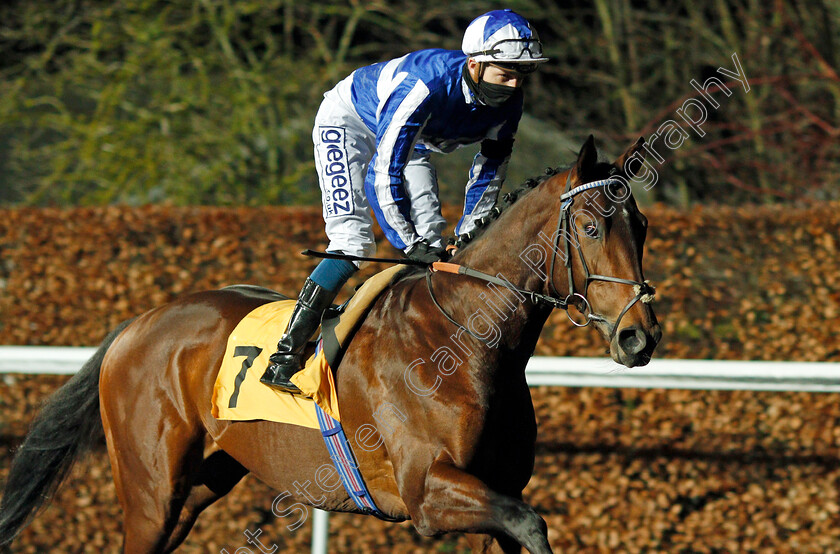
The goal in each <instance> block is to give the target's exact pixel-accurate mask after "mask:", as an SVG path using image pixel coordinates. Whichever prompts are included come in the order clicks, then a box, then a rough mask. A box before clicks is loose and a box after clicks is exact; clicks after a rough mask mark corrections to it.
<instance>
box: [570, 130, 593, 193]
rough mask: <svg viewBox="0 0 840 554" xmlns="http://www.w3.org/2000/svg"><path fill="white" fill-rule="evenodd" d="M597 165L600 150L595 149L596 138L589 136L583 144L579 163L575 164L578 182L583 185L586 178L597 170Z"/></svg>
mask: <svg viewBox="0 0 840 554" xmlns="http://www.w3.org/2000/svg"><path fill="white" fill-rule="evenodd" d="M597 163H598V149H597V148H595V137H593V136H592V135H589V138H588V139H586V142H584V143H583V146H582V147H581V149H580V152H579V153H578V159H577V163H576V164H575V174H576V175H577V178H578V181H579V182H581V183H583V182H584V181H585V179H586V177H585V176H586V175H589V174H590V173H591V172H592V170H593V169H595V165H597Z"/></svg>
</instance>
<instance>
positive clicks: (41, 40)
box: [0, 0, 840, 205]
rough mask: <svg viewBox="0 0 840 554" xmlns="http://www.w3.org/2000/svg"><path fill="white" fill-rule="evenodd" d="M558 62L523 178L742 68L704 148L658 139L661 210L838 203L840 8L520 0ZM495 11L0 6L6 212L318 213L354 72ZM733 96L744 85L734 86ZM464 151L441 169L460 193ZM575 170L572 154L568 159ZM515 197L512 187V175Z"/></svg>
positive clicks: (824, 4)
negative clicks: (121, 207) (240, 209)
mask: <svg viewBox="0 0 840 554" xmlns="http://www.w3.org/2000/svg"><path fill="white" fill-rule="evenodd" d="M509 5H510V7H512V8H514V9H515V10H517V11H518V12H520V13H522V14H523V15H525V16H526V17H528V18H529V19H530V20H531V21H532V22H533V23H534V25H535V26H536V27H537V28H538V29H539V31H540V34H541V37H542V39H543V42H544V43H545V45H546V50H547V54H548V55H549V56H550V57H551V59H552V61H551V62H550V63H549V64H547V65H546V66H545V67H544V68H543V70H541V71H540V72H539V73H537V74H536V75H534V76H533V77H532V78H531V82H530V83H529V84H528V85H529V86H528V88H527V91H526V92H527V103H526V110H527V112H528V114H529V115H530V116H531V118H530V119H528V120H525V121H523V124H522V129H521V133H520V136H519V139H518V142H517V147H516V150H515V154H514V156H515V157H514V160H513V163H512V164H511V173H510V178H509V180H511V181H512V180H514V179H516V180H519V177H520V176H525V175H531V174H534V173H538V172H540V171H541V170H542V168H543V167H545V166H547V165H557V164H558V163H560V162H563V161H569V160H570V159H571V158H572V157H573V156H574V151H576V150H577V148H578V147H579V145H580V144H581V143H582V141H583V139H584V138H585V137H586V136H587V135H588V134H590V133H594V134H595V135H596V138H598V139H599V144H600V145H601V146H602V148H603V149H604V150H605V153H606V154H607V155H608V157H612V156H614V155H615V154H617V153H619V152H621V151H623V150H624V149H625V148H626V147H627V146H628V145H629V144H630V143H631V142H632V141H634V140H635V139H636V138H637V137H638V136H640V135H644V136H646V137H648V138H649V137H651V136H652V135H653V133H654V132H656V130H657V129H658V128H659V127H660V125H662V124H663V123H664V122H665V121H667V120H669V119H673V120H677V121H681V120H679V119H678V118H677V116H676V115H675V111H676V109H677V108H679V107H680V106H681V105H682V103H683V102H684V101H685V100H686V99H688V98H691V97H699V95H698V94H697V93H696V92H695V91H694V89H693V88H692V87H691V85H690V81H691V80H692V79H695V80H697V81H700V82H703V81H704V80H705V79H706V78H708V77H710V76H713V75H718V74H717V73H716V70H717V68H718V67H724V68H728V69H732V68H733V62H732V60H731V56H732V53H733V52H737V54H738V57H739V59H740V60H741V63H742V64H743V68H744V71H745V73H746V74H747V77H748V79H749V83H750V86H751V90H750V92H749V93H747V92H745V91H744V90H743V89H742V88H736V89H734V90H733V94H732V95H731V96H730V97H725V96H724V95H723V94H722V93H717V94H715V98H717V100H718V101H719V102H720V104H721V107H720V108H719V109H716V110H714V109H710V110H709V114H708V120H707V121H706V123H705V124H704V125H703V129H704V131H706V135H705V136H704V137H699V136H697V135H696V134H692V137H691V138H690V139H689V140H687V141H686V142H685V144H683V145H682V146H681V147H679V148H675V149H671V150H669V149H668V148H665V147H664V146H662V139H661V138H660V139H659V148H658V151H659V152H660V153H661V154H662V155H663V157H664V158H665V162H664V163H663V164H661V165H659V166H658V167H657V170H658V171H659V174H660V184H658V185H657V187H656V188H655V189H654V190H653V191H652V193H651V194H652V196H653V199H657V200H663V201H666V202H670V203H674V204H688V203H692V202H696V201H702V202H707V201H709V200H713V201H719V202H733V203H741V202H745V201H749V202H755V201H759V202H770V201H776V200H779V199H782V200H787V199H789V198H794V197H796V198H801V197H804V198H811V199H816V200H823V199H832V198H837V197H838V194H840V193H838V190H840V187H838V186H837V185H838V180H840V178H838V177H837V175H838V174H840V159H838V157H837V155H836V147H835V146H834V145H836V142H837V136H838V135H840V77H838V73H840V71H839V70H838V66H840V56H838V51H840V50H838V48H837V46H836V42H837V38H836V37H837V36H838V30H840V9H838V8H837V5H836V2H831V1H829V0H822V1H820V0H814V1H812V2H809V3H808V5H807V7H806V6H805V4H797V5H795V6H791V5H788V4H787V3H785V2H776V3H769V4H768V3H762V2H758V1H757V0H715V1H714V2H709V3H693V2H673V1H672V0H667V1H666V0H657V1H653V2H649V3H647V4H646V5H645V7H644V8H641V7H639V6H638V5H637V4H634V3H631V2H630V0H596V1H595V2H594V3H593V2H578V1H574V2H571V3H565V4H562V5H561V4H558V3H557V2H555V1H554V0H515V1H512V2H509ZM494 7H496V6H495V5H490V4H488V3H487V2H483V1H478V0H466V1H462V2H457V3H443V4H434V5H427V4H424V3H417V2H402V1H398V2H388V3H385V2H382V1H381V0H345V1H342V2H332V1H326V0H313V1H311V2H308V3H306V4H304V3H300V2H294V1H293V0H266V1H259V2H257V1H248V0H244V1H233V0H194V1H192V2H186V1H184V0H172V1H163V0H126V1H123V2H105V1H93V0H88V1H82V2H78V1H75V0H73V1H71V0H56V1H53V2H49V3H48V2H45V1H44V0H32V1H30V2H15V3H12V4H10V5H3V6H2V7H0V167H1V168H2V171H0V204H5V205H17V204H29V205H49V204H61V205H65V204H102V203H133V204H139V203H148V202H166V203H172V204H228V205H234V204H253V205H256V204H263V203H270V204H293V203H317V202H318V199H319V193H318V187H317V182H316V177H315V174H314V171H313V163H312V146H311V139H310V133H311V124H312V120H313V118H314V115H315V112H316V110H317V108H318V104H319V102H320V99H321V95H322V93H323V92H324V91H325V90H327V89H329V88H330V87H332V86H333V85H334V84H335V83H336V82H337V81H338V80H340V79H341V78H343V77H344V76H345V75H346V74H347V73H349V72H350V71H351V70H352V69H353V68H354V67H357V66H359V65H363V64H367V63H372V62H376V61H380V60H384V59H389V58H391V57H395V56H398V55H402V54H404V53H405V52H407V51H410V50H414V49H419V48H428V47H443V48H450V49H457V48H459V47H460V40H461V35H462V33H463V29H464V28H465V26H466V24H467V23H468V22H469V21H470V20H471V19H472V18H473V17H475V16H476V15H478V14H480V13H482V12H484V11H487V10H488V9H492V8H494ZM735 85H736V86H739V85H738V84H737V83H735ZM470 152H471V151H468V152H466V153H463V154H461V155H453V156H449V157H447V158H446V161H445V162H444V161H443V160H441V164H442V166H441V171H440V173H441V190H442V194H443V196H444V198H446V199H447V200H455V201H457V200H459V199H460V198H462V195H463V183H464V181H465V176H466V172H467V169H468V165H469V158H470V157H471V155H472V154H471V153H470ZM558 156H562V159H557V158H558ZM514 184H515V183H514Z"/></svg>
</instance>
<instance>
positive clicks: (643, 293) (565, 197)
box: [548, 171, 656, 341]
mask: <svg viewBox="0 0 840 554" xmlns="http://www.w3.org/2000/svg"><path fill="white" fill-rule="evenodd" d="M613 183H619V181H618V180H616V179H613V178H611V177H608V178H606V179H602V180H600V181H593V182H591V183H587V184H585V185H581V186H579V187H577V188H574V189H573V188H572V172H571V171H569V173H568V174H567V176H566V188H565V191H564V192H563V194H562V195H561V196H560V202H561V204H560V214H559V215H558V217H557V230H556V232H555V233H554V245H553V248H552V252H553V253H552V256H551V266H550V268H549V277H548V285H549V292H550V293H551V295H552V296H553V297H556V298H559V297H560V292H559V291H558V290H557V286H556V284H555V283H554V267H555V265H556V262H557V251H558V249H559V248H560V236H561V235H562V236H564V237H565V241H564V242H565V244H564V254H565V265H566V269H567V271H568V275H569V294H568V295H567V296H566V298H565V300H564V301H563V303H564V304H565V306H566V315H567V316H568V317H569V321H571V322H572V324H573V325H575V326H577V327H586V326H587V325H589V324H590V323H591V322H593V321H600V322H602V323H604V324H605V325H608V326H609V322H608V321H607V318H605V317H604V316H603V315H601V314H596V313H595V312H593V311H592V306H591V305H590V304H589V300H587V298H586V293H587V291H588V290H589V283H591V282H592V281H605V282H608V283H619V284H622V285H630V286H632V287H633V292H634V293H636V296H635V297H633V298H632V299H631V300H630V301H629V302H628V303H627V305H625V306H624V309H623V310H621V313H619V314H618V317H617V318H616V320H615V323H613V324H612V326H611V327H612V328H611V329H610V341H612V339H613V338H614V337H615V334H616V332H617V331H618V324H619V322H620V321H621V318H623V317H624V314H626V313H627V312H628V311H629V310H630V308H632V307H633V306H634V305H635V304H636V302H639V301H641V302H642V303H644V304H649V303H650V302H651V301H652V300H653V297H654V295H655V294H656V289H654V288H653V286H651V284H650V283H649V282H648V281H644V282H640V281H632V280H630V279H621V278H619V277H610V276H608V275H599V274H597V273H590V271H589V266H588V265H587V264H586V258H585V257H584V255H583V249H582V248H581V246H580V241H575V242H574V246H575V248H576V249H577V253H578V256H580V264H581V265H582V266H583V276H584V281H583V291H582V292H577V291H576V290H575V279H574V275H573V274H572V256H571V250H572V238H571V236H572V235H571V228H572V222H571V218H572V215H571V214H572V210H571V207H572V204H574V201H575V197H576V196H577V195H578V194H581V193H583V192H586V191H588V190H592V189H595V188H599V187H605V186H608V185H611V184H613ZM570 304H572V305H575V307H577V308H578V310H579V311H580V312H581V313H582V314H583V315H584V317H586V322H585V323H578V322H577V321H575V320H574V319H573V318H572V316H571V315H569V311H568V306H569V305H570ZM581 304H582V306H581Z"/></svg>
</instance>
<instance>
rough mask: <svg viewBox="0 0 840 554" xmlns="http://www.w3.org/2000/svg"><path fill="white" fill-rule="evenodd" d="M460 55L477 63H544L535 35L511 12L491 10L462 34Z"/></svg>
mask: <svg viewBox="0 0 840 554" xmlns="http://www.w3.org/2000/svg"><path fill="white" fill-rule="evenodd" d="M461 50H463V52H464V54H466V55H467V56H469V57H471V58H473V59H474V60H475V61H477V62H496V63H505V64H508V63H517V64H519V63H527V64H537V63H543V62H547V61H548V58H545V57H543V52H542V43H541V42H540V37H539V35H537V31H536V30H534V29H533V28H531V24H530V23H528V21H527V20H526V19H525V18H524V17H522V16H521V15H519V14H518V13H516V12H514V11H513V10H494V11H492V12H487V13H486V14H484V15H481V16H479V17H477V18H475V19H474V20H473V21H472V23H470V24H469V26H468V27H467V30H466V32H465V33H464V40H463V42H462V43H461Z"/></svg>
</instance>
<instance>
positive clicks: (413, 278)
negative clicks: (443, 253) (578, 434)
mask: <svg viewBox="0 0 840 554" xmlns="http://www.w3.org/2000/svg"><path fill="white" fill-rule="evenodd" d="M642 144H643V140H642V139H640V140H639V141H638V142H637V143H636V144H635V145H633V146H632V147H630V148H629V149H628V150H627V151H626V152H625V153H624V154H622V156H620V157H619V158H618V160H616V161H615V162H614V163H606V162H599V161H598V153H597V150H596V148H595V145H594V140H593V138H592V137H591V136H590V137H589V140H587V141H586V143H585V144H584V145H583V147H582V148H581V150H580V153H579V155H578V158H577V161H576V162H575V163H574V164H572V165H571V166H570V167H568V168H566V169H564V170H559V169H558V170H552V171H547V175H546V176H543V177H541V178H540V179H534V180H530V181H529V182H528V183H526V186H525V187H524V188H523V189H520V190H519V191H516V192H515V193H511V194H508V195H506V196H505V200H504V203H506V204H507V206H506V207H505V209H504V210H501V209H499V208H497V209H495V210H494V213H493V217H492V221H489V222H488V221H483V222H481V223H482V225H483V228H482V229H481V231H480V232H478V233H476V236H475V237H467V238H471V239H472V240H470V241H469V242H466V241H462V242H461V247H460V248H459V250H458V251H457V253H456V254H455V255H454V256H453V258H452V259H451V263H452V264H457V265H458V266H460V267H462V268H473V269H475V270H477V271H481V272H482V273H480V274H479V273H476V274H470V273H468V274H467V275H454V274H452V273H448V272H445V271H436V272H433V273H432V272H430V271H428V270H426V269H417V270H414V271H410V272H409V273H408V274H407V275H405V276H404V277H403V278H401V279H400V280H398V281H397V282H396V283H395V284H393V285H392V286H391V288H389V289H388V290H387V291H385V292H384V293H383V294H381V295H380V296H379V297H378V298H377V299H376V301H375V302H374V304H373V305H372V307H371V308H370V311H369V312H368V314H367V316H366V318H365V319H364V321H363V322H362V323H361V325H360V327H359V328H358V330H357V331H356V332H355V335H354V336H353V338H352V341H351V342H350V344H349V345H348V346H347V348H346V350H345V352H344V354H343V358H342V360H341V365H340V367H339V368H338V369H337V370H336V372H337V376H336V387H337V391H338V398H339V401H340V406H341V420H342V425H343V426H344V430H345V432H346V434H347V437H350V438H351V439H352V438H355V439H356V444H354V445H353V447H354V449H355V454H356V459H357V463H358V467H359V468H360V471H361V474H362V476H363V478H364V480H365V482H366V484H367V486H368V489H369V490H370V493H371V496H372V498H373V500H374V501H375V503H376V505H377V506H378V508H379V509H380V510H381V512H382V513H383V514H384V516H385V517H387V518H388V519H392V520H396V521H403V520H407V519H410V520H411V521H412V523H413V525H414V527H415V529H416V530H417V531H418V532H419V533H420V534H421V535H426V536H429V535H437V534H442V533H447V532H464V533H467V534H469V535H468V538H469V541H470V544H471V546H472V547H473V548H474V549H475V551H480V552H520V551H521V548H522V547H525V548H526V549H528V551H530V552H532V553H534V554H537V553H539V554H544V553H548V552H551V547H550V546H549V543H548V538H547V527H546V523H545V521H544V520H543V519H542V518H541V517H540V516H539V515H538V514H537V512H536V511H535V510H534V508H532V507H531V506H529V505H528V504H526V503H525V502H523V500H522V491H523V489H524V488H525V486H526V484H527V483H528V481H529V480H530V477H531V474H532V471H533V468H534V456H535V443H536V430H537V429H536V420H535V415H534V408H533V404H532V402H531V396H530V391H529V389H528V385H527V383H526V380H525V366H526V363H527V361H528V358H529V357H530V356H531V355H532V353H533V352H534V349H535V346H536V343H537V339H538V337H539V335H540V331H541V329H542V328H543V326H544V324H545V322H546V320H547V318H548V316H549V314H550V313H551V311H552V309H553V308H555V307H569V305H575V306H577V307H578V308H579V309H580V310H581V311H582V314H581V313H578V314H577V315H576V318H580V317H581V316H583V317H586V318H588V320H589V321H592V322H593V323H594V324H595V326H596V328H597V329H598V331H599V333H600V334H601V335H602V336H603V337H604V339H605V340H606V341H607V342H608V345H609V350H610V353H611V356H612V358H613V359H614V360H616V361H617V362H620V363H622V364H624V365H626V366H628V367H632V366H635V365H643V364H646V363H647V362H648V361H649V360H650V357H651V355H652V353H653V350H654V348H655V346H656V344H657V342H658V341H659V339H660V337H661V330H660V327H659V325H658V323H657V320H656V316H655V315H654V313H653V310H652V309H651V307H650V305H649V304H648V303H647V301H646V299H649V298H650V296H651V294H652V292H653V291H652V288H650V287H649V286H648V285H647V283H646V282H645V281H644V276H643V273H642V249H643V245H644V241H645V232H646V227H647V222H646V220H645V218H644V216H643V215H642V214H641V213H640V211H639V210H638V208H637V206H636V203H635V201H634V200H633V197H632V195H631V194H630V189H629V187H624V185H622V183H621V181H623V182H624V184H626V183H627V179H630V178H632V177H633V175H632V174H631V172H630V171H629V170H628V167H629V166H630V165H632V164H629V163H628V162H629V161H630V160H631V158H632V157H634V156H636V155H639V154H640V148H641V145H642ZM587 187H589V188H588V189H587ZM622 187H624V188H626V190H625V191H624V192H622V191H621V189H622ZM584 191H585V192H586V194H584ZM511 195H513V196H519V197H520V198H519V199H518V200H516V199H515V198H514V197H513V196H511ZM514 200H516V201H515V202H514ZM539 245H541V246H539ZM449 267H451V266H449ZM484 272H489V273H484ZM491 274H492V275H491ZM481 275H485V276H490V277H492V276H493V275H495V276H496V277H497V279H498V278H503V279H504V282H505V283H506V286H500V287H496V290H495V291H494V292H493V294H490V289H491V288H492V286H491V285H492V284H491V285H488V283H487V282H486V281H485V280H484V278H481ZM497 282H498V280H497ZM566 291H569V292H568V293H567V292H566ZM277 298H278V297H277V294H276V293H273V292H271V291H269V290H268V289H262V288H259V287H249V286H233V287H227V288H225V289H221V290H216V291H207V292H199V293H194V294H189V295H186V296H184V297H181V298H180V299H177V300H175V301H173V302H171V303H169V304H167V305H165V306H161V307H158V308H155V309H152V310H150V311H149V312H146V313H145V314H143V315H141V316H139V317H137V318H136V319H134V320H131V321H128V322H125V323H123V324H121V325H120V326H119V327H118V328H117V329H115V330H114V331H112V332H111V333H110V334H109V335H108V337H106V339H105V341H104V342H103V344H102V345H101V346H100V347H99V349H98V350H97V352H96V353H95V355H94V356H93V357H92V358H91V359H90V360H89V361H88V362H87V363H86V364H85V365H84V366H83V368H82V369H81V370H80V372H79V373H77V374H76V375H75V376H74V377H73V378H72V379H70V380H69V381H68V382H67V383H66V384H65V385H64V386H63V387H62V388H61V389H59V390H58V391H57V392H56V393H55V394H54V395H53V396H51V397H50V399H49V400H48V401H47V402H46V404H45V406H44V408H43V409H42V410H41V412H40V413H39V414H38V416H37V417H36V419H35V420H34V422H33V424H32V426H31V428H30V431H29V433H28V435H27V436H26V438H25V440H24V442H23V444H22V445H21V446H20V448H19V449H18V451H17V454H16V456H15V458H14V460H13V462H12V466H11V469H10V473H9V478H8V480H7V482H6V486H5V493H4V496H3V499H2V503H1V504H0V544H5V543H8V542H9V541H11V540H12V539H13V538H14V537H15V536H16V534H17V533H18V532H19V531H20V529H21V528H22V527H23V526H24V525H25V524H26V523H28V521H29V519H30V518H31V517H33V516H34V514H35V513H36V511H37V510H38V508H39V507H40V506H41V505H42V504H43V503H44V502H45V500H46V499H47V498H48V497H49V496H50V495H51V494H52V493H54V492H55V490H56V489H57V487H58V486H59V484H60V483H61V481H62V480H63V479H64V477H65V476H66V475H67V472H68V471H69V469H70V467H71V466H72V464H73V463H74V461H75V460H76V459H77V457H78V456H79V455H81V454H82V453H84V452H85V451H86V450H88V449H89V448H91V447H92V446H93V445H95V444H96V443H97V442H98V441H100V440H101V438H102V437H103V435H104V437H105V440H106V444H107V447H108V455H109V458H110V462H111V467H112V470H113V477H114V481H115V485H116V491H117V495H118V498H119V502H120V504H121V506H122V509H123V513H124V525H123V533H124V536H123V551H124V552H126V553H149V552H170V551H173V550H174V549H175V548H177V547H178V545H180V544H181V543H182V541H183V540H184V539H185V538H186V536H187V534H188V533H189V531H190V529H191V527H192V525H193V523H194V522H195V520H196V518H197V517H198V515H199V513H200V512H201V511H202V510H203V509H205V508H206V507H207V506H209V505H210V504H212V503H213V502H215V501H216V500H218V499H219V498H221V497H222V496H224V495H225V494H227V493H228V492H229V491H230V490H231V489H232V488H233V487H234V485H235V484H236V483H237V482H238V481H239V480H240V479H241V478H242V477H243V476H245V475H246V474H247V473H249V472H250V473H253V474H254V475H255V476H256V477H257V478H258V479H260V480H261V481H263V482H265V483H266V484H268V485H269V486H271V487H272V488H274V489H276V490H278V491H282V490H285V491H292V490H294V491H295V492H294V493H289V497H290V499H291V501H294V502H297V503H301V504H303V505H309V506H317V507H319V508H321V509H324V510H328V511H346V512H358V511H359V509H358V508H357V507H356V506H355V505H354V504H353V503H352V502H351V499H350V497H349V495H348V493H347V492H346V491H345V490H344V489H343V488H342V487H340V486H334V487H323V486H322V487H321V488H322V489H323V490H317V489H316V490H317V492H314V491H313V490H301V483H303V482H306V483H308V484H311V480H312V479H313V473H314V471H315V470H316V468H322V467H324V466H330V465H331V460H330V457H329V455H328V451H327V448H326V447H325V445H324V441H323V440H322V437H321V433H320V431H319V430H317V429H309V428H305V427H299V426H292V425H287V424H281V423H273V422H268V421H243V422H229V421H219V420H216V419H214V418H213V416H212V415H211V406H210V404H211V400H210V399H211V395H212V392H213V385H214V381H215V379H216V374H217V372H218V370H219V367H220V364H221V360H222V357H223V355H224V352H225V346H226V341H227V338H228V335H229V334H230V333H231V331H232V330H233V328H234V327H235V326H236V324H237V323H238V322H239V321H240V320H241V319H242V318H243V317H244V316H245V315H246V314H248V313H249V312H250V311H251V310H253V309H254V308H256V307H258V306H260V305H262V304H264V303H266V302H269V301H273V300H276V299H277ZM640 299H641V300H642V301H639V300H640ZM465 322H466V324H467V325H466V327H465V326H464V324H465ZM279 332H280V329H278V334H279ZM436 356H437V357H436ZM418 361H419V362H422V363H418ZM435 361H437V362H438V363H437V365H435V363H434V362H435ZM362 429H368V430H370V429H375V430H376V432H377V433H378V439H377V442H376V444H372V443H371V442H370V441H368V442H365V441H364V440H362V441H361V444H360V443H359V441H360V434H359V431H360V430H362ZM371 433H372V431H371ZM369 434H370V433H369ZM351 442H352V441H351ZM366 445H367V447H366ZM336 483H337V481H336ZM328 489H330V490H328ZM315 496H317V497H318V498H315Z"/></svg>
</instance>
